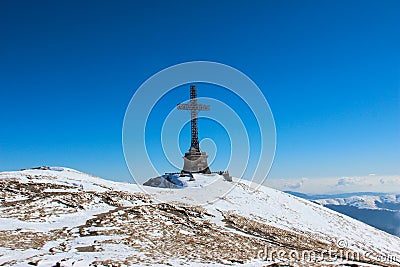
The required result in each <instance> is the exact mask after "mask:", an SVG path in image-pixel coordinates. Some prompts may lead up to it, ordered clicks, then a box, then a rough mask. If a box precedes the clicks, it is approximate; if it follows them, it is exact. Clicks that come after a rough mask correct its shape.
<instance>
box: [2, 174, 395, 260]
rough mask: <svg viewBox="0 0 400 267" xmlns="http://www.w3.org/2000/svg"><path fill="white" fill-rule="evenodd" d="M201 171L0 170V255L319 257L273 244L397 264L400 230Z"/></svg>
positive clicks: (64, 257)
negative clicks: (171, 176)
mask: <svg viewBox="0 0 400 267" xmlns="http://www.w3.org/2000/svg"><path fill="white" fill-rule="evenodd" d="M194 178H195V181H185V183H186V184H187V187H185V188H182V189H169V188H156V187H139V186H137V185H135V184H126V183H117V182H112V181H107V180H104V179H101V178H98V177H94V176H91V175H88V174H84V173H81V172H78V171H75V170H72V169H67V168H50V169H49V170H24V171H18V172H4V173H0V186H1V187H2V191H1V195H0V265H7V266H25V265H27V264H28V263H29V264H30V265H38V266H53V265H55V264H56V263H57V262H58V263H59V264H60V265H61V266H63V265H65V266H87V265H89V264H97V265H98V266H102V265H103V266H110V265H112V264H114V265H115V266H118V265H142V264H150V265H196V266H197V265H216V264H218V265H224V264H241V265H246V266H256V265H257V266H263V265H265V264H266V263H268V264H269V263H272V262H275V263H279V262H282V261H285V262H286V263H287V264H290V265H292V266H308V265H310V266H311V265H313V264H315V263H313V262H314V261H315V259H313V261H309V260H307V259H304V258H302V257H300V258H298V257H292V258H290V257H283V256H282V257H276V256H273V257H267V256H266V255H267V254H266V253H265V252H266V250H265V249H266V248H268V250H276V251H282V250H283V251H285V252H286V253H288V252H291V251H293V250H294V251H296V252H299V253H300V252H301V253H303V252H307V251H312V252H314V253H321V251H325V250H334V256H335V257H334V258H332V257H330V258H329V259H327V258H325V257H323V258H321V259H320V262H319V263H318V264H317V265H318V266H322V265H330V264H333V265H340V264H343V263H345V262H350V263H352V264H359V265H362V264H366V263H369V264H377V265H380V266H400V254H399V251H400V238H397V237H395V236H392V235H389V234H387V233H385V232H382V231H380V230H377V229H375V228H373V227H371V226H368V225H366V224H364V223H361V222H359V221H356V220H354V219H351V218H349V217H347V216H344V215H341V214H339V213H336V212H334V211H332V210H330V209H327V208H325V207H323V206H321V205H318V204H315V203H312V202H309V201H306V200H303V199H300V198H297V197H294V196H291V195H288V194H286V193H283V192H280V191H277V190H275V189H271V188H267V187H260V189H258V190H257V191H256V192H254V191H253V190H252V189H251V188H250V187H249V183H248V182H246V181H239V180H238V179H234V182H228V181H226V180H224V178H223V177H222V176H219V175H199V174H198V175H195V176H194ZM210 184H211V185H210ZM142 189H145V190H146V192H145V193H143V192H142V191H141V190H142ZM228 191H229V193H227V194H226V192H228ZM210 196H211V197H212V198H213V199H216V201H211V202H210V201H209V199H210ZM157 199H161V200H163V201H164V203H160V202H158V201H156V200H157ZM199 204H203V205H202V206H199ZM343 252H355V253H357V255H358V256H359V257H357V258H351V259H348V257H346V256H343ZM339 254H340V255H339ZM313 266H314V265H313Z"/></svg>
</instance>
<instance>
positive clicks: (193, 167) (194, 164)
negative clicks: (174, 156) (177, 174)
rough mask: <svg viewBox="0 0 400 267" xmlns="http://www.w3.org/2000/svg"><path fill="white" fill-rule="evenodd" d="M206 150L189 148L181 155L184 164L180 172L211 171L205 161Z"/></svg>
mask: <svg viewBox="0 0 400 267" xmlns="http://www.w3.org/2000/svg"><path fill="white" fill-rule="evenodd" d="M207 158H208V156H207V154H206V152H201V151H199V150H197V149H195V148H190V150H189V152H187V153H185V156H184V157H183V160H184V164H183V170H182V172H192V173H196V172H199V173H211V172H210V168H209V167H208V163H207Z"/></svg>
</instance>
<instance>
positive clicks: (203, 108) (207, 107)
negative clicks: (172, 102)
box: [178, 104, 210, 111]
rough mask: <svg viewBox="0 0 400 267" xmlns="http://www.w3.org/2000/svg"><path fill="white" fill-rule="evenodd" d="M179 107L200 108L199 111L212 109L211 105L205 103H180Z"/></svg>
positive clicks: (186, 108)
mask: <svg viewBox="0 0 400 267" xmlns="http://www.w3.org/2000/svg"><path fill="white" fill-rule="evenodd" d="M178 109H181V110H198V111H208V110H210V105H204V104H179V105H178Z"/></svg>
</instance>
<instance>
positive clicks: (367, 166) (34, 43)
mask: <svg viewBox="0 0 400 267" xmlns="http://www.w3.org/2000/svg"><path fill="white" fill-rule="evenodd" d="M399 14H400V1H397V0H393V1H352V0H350V1H347V0H346V1H343V0H339V1H331V0H328V1H319V0H318V1H304V0H303V1H286V0H284V1H98V0H96V1H19V0H18V1H13V0H10V1H6V0H3V1H0V127H1V128H0V171H6V170H16V169H20V168H27V167H33V166H38V165H55V166H67V167H71V168H75V169H78V170H82V171H85V172H88V173H92V174H95V175H99V176H103V177H105V178H108V179H116V180H129V173H128V171H127V168H126V165H125V162H124V158H123V152H122V145H121V131H122V123H123V118H124V113H125V109H126V107H127V105H128V103H129V100H130V98H131V97H132V95H133V94H134V93H135V90H136V89H137V88H138V87H139V86H140V85H141V83H142V82H144V81H145V80H146V79H147V78H149V77H150V76H151V75H153V74H155V73H156V72H158V71H160V70H162V69H163V68H166V67H168V66H171V65H174V64H177V63H182V62H186V61H193V60H208V61H216V62H221V63H224V64H228V65H231V66H233V67H235V68H237V69H239V70H241V71H242V72H244V73H245V74H247V75H248V76H249V77H250V78H251V79H252V80H253V81H255V82H256V83H257V85H258V86H259V87H260V88H261V90H262V91H263V93H264V95H265V97H266V99H267V100H268V102H269V105H270V107H271V109H272V112H273V114H274V117H275V122H276V128H277V150H276V157H275V162H274V165H273V167H272V170H271V173H270V177H272V178H287V177H293V178H297V177H310V178H313V177H322V176H323V177H327V176H341V175H348V176H351V175H368V174H370V173H376V174H380V175H386V174H388V175H389V174H399V173H400V92H399V91H400V89H399V88H400V16H399Z"/></svg>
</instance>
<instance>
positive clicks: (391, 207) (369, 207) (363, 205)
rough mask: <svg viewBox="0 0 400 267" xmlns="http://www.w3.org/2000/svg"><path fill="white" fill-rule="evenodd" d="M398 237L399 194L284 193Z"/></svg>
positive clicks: (399, 230)
mask: <svg viewBox="0 0 400 267" xmlns="http://www.w3.org/2000/svg"><path fill="white" fill-rule="evenodd" d="M286 193H289V194H291V195H294V196H297V197H301V198H304V199H307V200H311V201H313V202H315V203H318V204H320V205H323V206H325V207H327V208H330V209H332V210H335V211H337V212H340V213H342V214H345V215H348V216H350V217H352V218H354V219H357V220H359V221H362V222H365V223H367V224H369V225H371V226H374V227H376V228H378V229H381V230H383V231H385V232H387V233H390V234H392V235H396V236H399V237H400V194H387V193H371V192H357V193H344V194H334V195H307V194H303V193H298V192H292V191H286Z"/></svg>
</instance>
